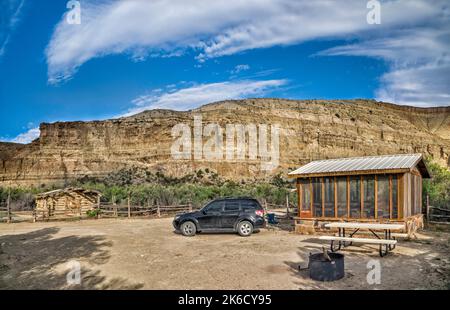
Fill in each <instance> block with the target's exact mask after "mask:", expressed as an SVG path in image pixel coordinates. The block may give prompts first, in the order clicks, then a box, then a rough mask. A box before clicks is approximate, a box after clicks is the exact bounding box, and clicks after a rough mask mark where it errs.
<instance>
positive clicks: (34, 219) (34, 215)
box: [33, 206, 37, 223]
mask: <svg viewBox="0 0 450 310" xmlns="http://www.w3.org/2000/svg"><path fill="white" fill-rule="evenodd" d="M36 218H37V212H36V206H35V207H34V208H33V223H36Z"/></svg>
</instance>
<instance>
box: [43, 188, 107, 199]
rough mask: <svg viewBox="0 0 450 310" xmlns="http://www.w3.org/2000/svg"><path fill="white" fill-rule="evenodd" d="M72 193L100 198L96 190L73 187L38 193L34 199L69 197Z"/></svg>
mask: <svg viewBox="0 0 450 310" xmlns="http://www.w3.org/2000/svg"><path fill="white" fill-rule="evenodd" d="M72 193H78V194H80V195H83V196H89V197H98V196H101V193H100V192H99V191H96V190H88V189H84V188H75V187H68V188H62V189H56V190H52V191H48V192H44V193H40V194H37V195H36V199H39V198H48V197H57V196H62V195H71V194H72Z"/></svg>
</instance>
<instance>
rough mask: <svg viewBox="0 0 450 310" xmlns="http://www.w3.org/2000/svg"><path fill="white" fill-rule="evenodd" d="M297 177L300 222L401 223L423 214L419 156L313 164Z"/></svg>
mask: <svg viewBox="0 0 450 310" xmlns="http://www.w3.org/2000/svg"><path fill="white" fill-rule="evenodd" d="M289 177H290V178H295V179H296V183H295V184H296V189H297V193H298V218H297V219H300V220H305V221H308V220H321V221H322V220H323V221H359V222H365V221H369V222H380V223H383V222H404V221H405V219H406V218H408V217H411V216H415V215H419V214H422V179H423V178H430V175H429V172H428V170H427V168H426V165H425V163H424V161H423V157H422V155H421V154H402V155H385V156H367V157H355V158H342V159H332V160H321V161H314V162H311V163H309V164H307V165H305V166H302V167H300V168H299V169H297V170H295V171H293V172H291V173H289Z"/></svg>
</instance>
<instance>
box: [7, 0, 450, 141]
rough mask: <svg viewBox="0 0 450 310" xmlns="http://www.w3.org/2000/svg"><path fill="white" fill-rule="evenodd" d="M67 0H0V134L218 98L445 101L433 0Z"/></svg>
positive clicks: (447, 46)
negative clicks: (75, 6) (375, 5)
mask: <svg viewBox="0 0 450 310" xmlns="http://www.w3.org/2000/svg"><path fill="white" fill-rule="evenodd" d="M68 2H69V1H63V0H60V1H55V0H41V1H30V0H4V1H2V2H1V4H0V11H1V13H0V14H1V15H0V18H1V20H0V107H1V110H0V111H1V117H2V118H1V120H2V122H1V123H0V140H3V141H14V142H21V143H27V142H30V141H31V140H32V139H34V138H36V137H37V136H38V135H39V130H38V129H37V127H38V126H39V123H41V122H54V121H68V120H92V119H105V118H111V117H119V116H124V115H130V114H133V113H137V112H140V111H143V110H145V109H152V108H168V109H177V110H186V109H190V108H195V107H197V106H199V105H201V104H205V103H209V102H212V101H218V100H224V99H239V98H254V97H281V98H290V99H311V98H320V99H351V98H374V99H377V100H383V101H388V102H394V103H398V104H407V105H414V106H446V105H450V55H449V50H450V22H449V21H450V17H449V16H450V13H449V12H450V11H449V7H448V4H447V2H446V1H439V0H436V1H431V0H430V1H424V0H417V1H414V0H413V1H411V0H408V1H406V0H391V1H379V3H380V21H381V23H380V24H370V23H368V22H367V18H366V17H367V14H368V13H370V12H373V11H371V8H372V6H371V3H372V2H376V1H373V0H372V1H362V0H348V1H329V0H318V1H297V0H296V1H294V0H292V1H291V0H248V1H237V0H236V1H235V0H227V1H225V0H217V1H203V0H192V1H180V0H171V1H166V0H154V1H144V0H125V1H107V0H103V1H87V0H85V1H83V0H80V1H79V4H80V17H81V23H80V24H71V23H69V22H67V14H73V13H74V12H75V11H71V10H70V8H67V4H68ZM368 3H369V8H368V7H367V6H368ZM69 4H71V3H70V2H69ZM71 16H72V15H71Z"/></svg>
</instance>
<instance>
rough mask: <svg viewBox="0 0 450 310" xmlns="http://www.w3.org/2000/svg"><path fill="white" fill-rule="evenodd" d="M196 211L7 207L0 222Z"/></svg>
mask: <svg viewBox="0 0 450 310" xmlns="http://www.w3.org/2000/svg"><path fill="white" fill-rule="evenodd" d="M193 210H196V208H194V207H193V206H192V205H191V204H186V205H172V206H159V205H156V206H136V205H115V204H110V203H102V204H100V205H99V206H97V207H95V208H94V209H92V210H91V211H90V212H91V215H89V214H87V212H86V211H83V210H80V209H77V210H51V211H50V212H49V211H48V210H45V211H44V210H31V211H11V210H10V209H9V208H7V207H0V222H7V223H10V222H23V221H31V222H36V221H53V220H71V219H76V220H81V219H87V218H92V217H95V218H118V217H128V218H131V217H145V216H146V217H163V216H168V215H173V214H175V213H182V212H191V211H193Z"/></svg>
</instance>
